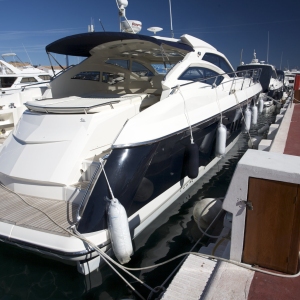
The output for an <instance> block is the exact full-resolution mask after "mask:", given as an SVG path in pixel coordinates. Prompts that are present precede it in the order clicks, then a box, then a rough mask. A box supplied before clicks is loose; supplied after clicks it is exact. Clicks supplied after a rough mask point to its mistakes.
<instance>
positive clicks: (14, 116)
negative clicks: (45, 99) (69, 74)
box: [0, 53, 53, 139]
mask: <svg viewBox="0 0 300 300" xmlns="http://www.w3.org/2000/svg"><path fill="white" fill-rule="evenodd" d="M52 75H53V72H52V71H51V70H49V71H47V70H43V69H39V68H36V67H33V66H32V65H30V64H27V63H23V62H22V61H21V60H20V59H19V58H18V56H17V55H16V54H15V53H5V54H2V60H0V139H1V138H5V137H7V136H8V134H9V133H10V132H11V130H12V129H13V127H14V126H15V125H16V124H17V122H18V121H19V118H20V116H21V115H22V113H23V111H24V110H25V109H26V107H25V106H24V105H23V104H24V102H26V101H27V100H31V99H34V98H35V97H41V96H42V95H43V93H44V92H46V90H48V88H49V86H50V85H49V82H50V80H51V78H52ZM46 94H49V92H48V91H47V93H46Z"/></svg>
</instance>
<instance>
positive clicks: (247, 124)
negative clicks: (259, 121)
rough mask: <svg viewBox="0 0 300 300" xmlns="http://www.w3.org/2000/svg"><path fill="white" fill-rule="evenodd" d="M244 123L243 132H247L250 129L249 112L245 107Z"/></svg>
mask: <svg viewBox="0 0 300 300" xmlns="http://www.w3.org/2000/svg"><path fill="white" fill-rule="evenodd" d="M244 121H245V128H244V129H245V132H249V130H250V127H251V110H250V109H249V107H248V106H247V108H246V109H245V111H244Z"/></svg>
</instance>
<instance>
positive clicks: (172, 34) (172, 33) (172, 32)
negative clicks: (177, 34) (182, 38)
mask: <svg viewBox="0 0 300 300" xmlns="http://www.w3.org/2000/svg"><path fill="white" fill-rule="evenodd" d="M169 6H170V22H171V37H172V38H174V31H173V21H172V5H171V0H169Z"/></svg>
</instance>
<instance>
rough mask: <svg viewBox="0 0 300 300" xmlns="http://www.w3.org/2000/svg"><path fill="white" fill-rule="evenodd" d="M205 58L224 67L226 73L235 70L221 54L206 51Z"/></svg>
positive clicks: (221, 67) (231, 75)
mask: <svg viewBox="0 0 300 300" xmlns="http://www.w3.org/2000/svg"><path fill="white" fill-rule="evenodd" d="M203 60H205V61H208V62H210V63H212V64H214V65H215V66H217V67H219V68H220V69H222V70H223V71H224V72H225V73H231V72H234V71H233V70H232V68H231V67H230V65H229V64H228V63H227V62H226V60H225V59H224V58H223V57H221V56H219V55H216V54H213V53H205V54H204V56H203ZM229 76H230V77H233V76H234V74H229Z"/></svg>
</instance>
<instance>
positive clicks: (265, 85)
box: [237, 64, 272, 93]
mask: <svg viewBox="0 0 300 300" xmlns="http://www.w3.org/2000/svg"><path fill="white" fill-rule="evenodd" d="M252 69H261V74H260V78H259V81H260V84H261V86H262V90H263V93H267V92H268V91H269V84H270V80H271V77H272V67H271V66H270V65H263V64H261V65H259V64H253V65H251V64H249V65H242V66H238V67H237V71H244V70H245V71H247V70H252Z"/></svg>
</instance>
